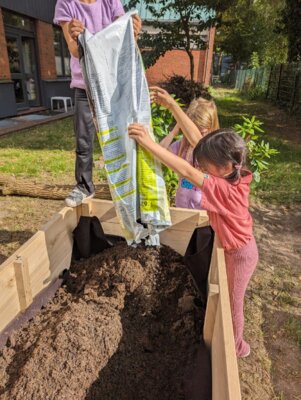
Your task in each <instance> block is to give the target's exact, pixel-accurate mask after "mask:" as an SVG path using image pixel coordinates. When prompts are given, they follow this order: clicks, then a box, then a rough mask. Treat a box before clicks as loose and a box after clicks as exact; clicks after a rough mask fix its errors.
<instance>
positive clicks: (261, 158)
mask: <svg viewBox="0 0 301 400" xmlns="http://www.w3.org/2000/svg"><path fill="white" fill-rule="evenodd" d="M242 119H243V123H242V124H236V125H235V126H234V130H235V131H236V132H237V133H238V134H239V135H240V136H241V137H242V138H243V139H244V140H245V141H246V143H247V148H248V161H249V164H250V168H251V170H252V172H253V176H254V181H255V183H258V182H260V179H261V175H262V174H263V173H264V172H266V171H267V170H268V168H269V159H270V158H271V156H274V155H275V154H278V153H279V151H278V150H276V149H273V148H270V144H269V142H265V140H264V139H263V137H264V136H265V135H266V133H265V131H264V130H263V129H262V128H261V126H262V124H263V122H261V121H259V120H258V119H257V118H256V117H255V116H253V117H252V118H246V117H242Z"/></svg>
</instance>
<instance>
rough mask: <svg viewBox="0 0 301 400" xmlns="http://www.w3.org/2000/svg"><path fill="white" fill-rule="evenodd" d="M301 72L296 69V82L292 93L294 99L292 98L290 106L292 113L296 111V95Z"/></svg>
mask: <svg viewBox="0 0 301 400" xmlns="http://www.w3.org/2000/svg"><path fill="white" fill-rule="evenodd" d="M300 74H301V72H300V71H298V69H297V70H296V75H295V82H294V90H293V95H292V100H291V106H290V113H292V112H293V111H294V106H295V101H296V97H297V96H296V95H297V88H298V87H299V79H300Z"/></svg>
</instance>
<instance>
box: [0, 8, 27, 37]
mask: <svg viewBox="0 0 301 400" xmlns="http://www.w3.org/2000/svg"><path fill="white" fill-rule="evenodd" d="M2 14H3V22H4V25H5V26H11V27H13V28H18V29H23V30H24V31H30V32H34V22H33V20H32V19H30V18H28V17H25V16H24V15H20V14H15V13H11V12H9V11H7V10H4V9H2Z"/></svg>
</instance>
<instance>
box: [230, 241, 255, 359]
mask: <svg viewBox="0 0 301 400" xmlns="http://www.w3.org/2000/svg"><path fill="white" fill-rule="evenodd" d="M225 260H226V270H227V278H228V286H229V296H230V305H231V311H232V322H233V331H234V340H235V349H236V354H237V356H238V357H243V356H245V355H247V354H248V353H249V352H250V346H249V344H248V343H246V342H245V341H244V339H243V331H244V297H245V292H246V289H247V286H248V283H249V281H250V279H251V276H252V274H253V272H254V271H255V268H256V264H257V262H258V250H257V245H256V241H255V239H254V238H252V239H251V240H250V241H249V242H248V243H247V244H245V245H244V246H243V247H241V248H240V249H235V250H228V251H227V250H225Z"/></svg>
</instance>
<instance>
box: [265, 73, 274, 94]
mask: <svg viewBox="0 0 301 400" xmlns="http://www.w3.org/2000/svg"><path fill="white" fill-rule="evenodd" d="M273 70H274V66H272V67H271V70H270V76H269V82H268V88H267V93H266V95H265V98H266V99H268V98H269V94H270V86H271V81H272V75H273Z"/></svg>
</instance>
